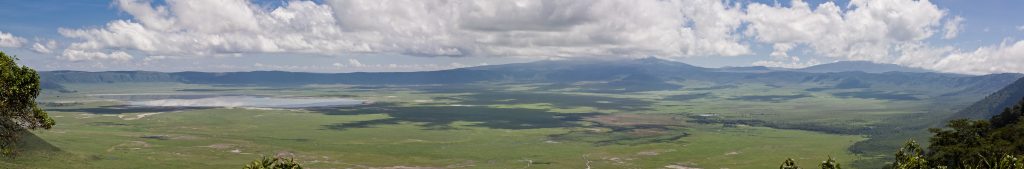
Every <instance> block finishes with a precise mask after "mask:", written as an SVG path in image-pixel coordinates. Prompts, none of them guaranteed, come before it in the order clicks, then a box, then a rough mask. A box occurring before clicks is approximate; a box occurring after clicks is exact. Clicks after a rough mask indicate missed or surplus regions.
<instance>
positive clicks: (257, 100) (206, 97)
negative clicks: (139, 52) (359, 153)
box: [93, 94, 364, 108]
mask: <svg viewBox="0 0 1024 169" xmlns="http://www.w3.org/2000/svg"><path fill="white" fill-rule="evenodd" d="M93 96H94V97H99V98H104V99H113V100H118V101H122V102H125V103H127V104H128V105H130V106H147V107H228V108H233V107H252V108H306V107H333V106H353V105H359V104H363V103H364V101H362V100H355V99H349V98H326V97H274V96H258V95H217V94H104V95H93Z"/></svg>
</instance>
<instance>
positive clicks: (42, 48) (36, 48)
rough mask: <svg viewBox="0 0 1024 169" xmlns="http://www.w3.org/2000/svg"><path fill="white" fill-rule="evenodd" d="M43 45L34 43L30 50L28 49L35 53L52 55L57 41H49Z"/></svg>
mask: <svg viewBox="0 0 1024 169" xmlns="http://www.w3.org/2000/svg"><path fill="white" fill-rule="evenodd" d="M44 43H45V44H42V43H39V42H36V43H34V44H32V48H30V49H31V50H32V51H33V52H36V53H42V54H50V53H53V50H54V49H56V48H57V41H55V40H49V41H46V42H44Z"/></svg>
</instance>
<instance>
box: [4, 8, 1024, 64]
mask: <svg viewBox="0 0 1024 169" xmlns="http://www.w3.org/2000/svg"><path fill="white" fill-rule="evenodd" d="M405 3H407V2H400V1H388V0H383V1H346V0H324V1H276V0H259V1H244V0H211V1H138V0H121V1H118V2H112V1H99V0H93V1H57V0H36V1H6V0H5V1H0V23H3V24H0V49H2V50H3V51H5V52H6V53H8V54H14V55H18V56H19V58H21V60H22V61H21V62H22V63H23V64H26V65H28V66H31V67H35V68H37V69H41V70H86V71H105V70H152V71H250V70H286V71H312V72H353V71H420V70H436V69H449V68H456V67H465V66H475V65H485V64H503V63H514V62H528V61H535V60H543V59H564V58H635V57H647V56H656V57H660V58H666V59H670V60H676V61H681V62H685V63H690V64H694V65H698V66H705V67H722V66H751V65H763V66H777V67H803V66H809V65H814V64H821V63H829V62H834V61H839V60H868V61H874V62H881V63H893V64H900V65H905V66H911V67H920V68H926V69H932V70H938V71H944V72H955V73H968V74H986V73H999V72H1024V66H1016V64H1012V63H1024V43H1018V42H1020V40H1022V38H1024V27H1022V25H1024V19H1022V18H1021V17H1017V16H1024V10H1019V9H1020V8H1021V7H1024V1H1014V0H993V1H966V0H934V1H911V0H858V1H854V2H850V1H822V0H809V1H806V2H805V1H787V0H780V1H705V0H690V1H654V0H651V1H637V2H636V3H625V2H624V1H608V2H591V1H536V0H522V1H515V2H512V1H473V2H466V3H453V2H441V1H416V4H405ZM794 4H796V5H794ZM800 5H807V6H808V7H806V8H800V7H799V6H800ZM410 6H412V7H410ZM833 6H834V7H836V8H837V10H836V11H832V12H829V10H827V9H829V7H833ZM210 7H212V8H210ZM956 18H961V19H956ZM118 24H120V25H118ZM951 28H953V29H956V30H955V31H953V34H952V35H955V36H947V35H949V33H948V32H950V30H949V29H951ZM295 44H303V45H295Z"/></svg>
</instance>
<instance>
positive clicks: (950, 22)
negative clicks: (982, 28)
mask: <svg viewBox="0 0 1024 169" xmlns="http://www.w3.org/2000/svg"><path fill="white" fill-rule="evenodd" d="M962 22H964V17H960V16H954V17H953V18H950V19H947V20H946V23H945V24H943V25H942V29H944V30H945V31H946V33H945V34H942V38H943V39H953V38H956V36H957V35H958V34H960V31H963V29H964V25H963V24H962Z"/></svg>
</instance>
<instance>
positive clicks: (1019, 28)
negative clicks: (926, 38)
mask: <svg viewBox="0 0 1024 169" xmlns="http://www.w3.org/2000/svg"><path fill="white" fill-rule="evenodd" d="M986 29H988V28H986ZM1017 30H1019V31H1024V25H1021V26H1017ZM986 32H988V31H986Z"/></svg>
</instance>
